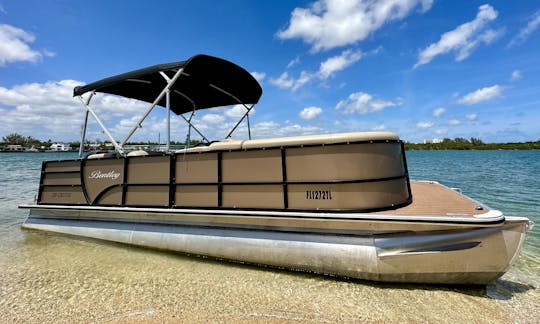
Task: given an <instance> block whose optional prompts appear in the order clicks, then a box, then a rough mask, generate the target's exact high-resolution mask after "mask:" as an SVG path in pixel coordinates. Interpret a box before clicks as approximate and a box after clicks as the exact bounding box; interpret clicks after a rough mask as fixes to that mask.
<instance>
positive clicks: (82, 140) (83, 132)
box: [79, 91, 96, 158]
mask: <svg viewBox="0 0 540 324" xmlns="http://www.w3.org/2000/svg"><path fill="white" fill-rule="evenodd" d="M95 94H96V92H95V91H92V92H90V95H89V96H88V99H86V104H87V105H90V100H92V97H93V96H94V95H95ZM87 126H88V109H85V110H84V123H83V125H82V130H81V143H80V145H79V158H81V157H82V154H83V151H84V141H85V140H86V128H87Z"/></svg>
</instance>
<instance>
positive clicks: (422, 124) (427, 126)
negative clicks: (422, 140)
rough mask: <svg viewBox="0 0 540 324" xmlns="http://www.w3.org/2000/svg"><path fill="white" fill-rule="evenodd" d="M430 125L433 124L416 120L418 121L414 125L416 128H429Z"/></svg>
mask: <svg viewBox="0 0 540 324" xmlns="http://www.w3.org/2000/svg"><path fill="white" fill-rule="evenodd" d="M431 126H433V123H431V122H418V123H416V127H418V128H430V127H431Z"/></svg>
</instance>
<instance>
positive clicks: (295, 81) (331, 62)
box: [270, 50, 363, 91]
mask: <svg viewBox="0 0 540 324" xmlns="http://www.w3.org/2000/svg"><path fill="white" fill-rule="evenodd" d="M362 55H363V53H362V52H361V51H353V50H345V51H343V52H342V53H341V54H339V55H336V56H332V57H330V58H328V59H326V60H325V61H323V62H321V64H320V66H319V70H318V71H316V72H309V71H302V72H300V75H299V77H298V78H294V77H291V76H289V73H288V72H283V73H282V74H281V75H280V76H279V77H278V78H277V79H270V83H271V84H273V85H275V86H276V87H278V88H281V89H291V90H293V91H296V90H297V89H298V88H300V87H302V86H303V85H305V84H306V83H308V82H310V81H312V80H313V79H319V80H326V79H328V78H330V77H333V76H334V75H335V73H336V72H338V71H342V70H344V69H346V68H348V67H349V66H351V65H352V64H354V63H355V62H357V61H359V60H360V59H361V58H362Z"/></svg>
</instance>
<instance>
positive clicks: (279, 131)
mask: <svg viewBox="0 0 540 324" xmlns="http://www.w3.org/2000/svg"><path fill="white" fill-rule="evenodd" d="M321 132H322V129H321V128H320V127H318V126H303V125H300V124H297V123H291V122H288V121H285V122H283V123H279V122H276V121H264V122H259V123H256V124H255V125H252V128H251V133H252V135H253V137H254V138H272V137H284V136H296V135H311V134H318V133H321Z"/></svg>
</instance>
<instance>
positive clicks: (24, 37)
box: [0, 24, 54, 66]
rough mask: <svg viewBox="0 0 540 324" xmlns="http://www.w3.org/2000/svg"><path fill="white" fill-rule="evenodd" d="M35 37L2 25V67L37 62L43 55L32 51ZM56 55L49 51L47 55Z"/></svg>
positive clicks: (0, 59)
mask: <svg viewBox="0 0 540 324" xmlns="http://www.w3.org/2000/svg"><path fill="white" fill-rule="evenodd" d="M35 39H36V38H35V36H34V35H32V34H30V33H28V32H26V31H24V30H22V29H20V28H17V27H13V26H11V25H6V24H0V66H5V65H6V64H8V63H13V62H23V61H27V62H37V61H38V60H39V59H40V58H41V57H42V55H43V54H42V53H40V52H39V51H37V50H35V49H32V48H31V47H30V44H31V43H33V42H34V41H35ZM50 54H54V53H52V52H49V51H47V52H46V53H45V55H47V56H50Z"/></svg>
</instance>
